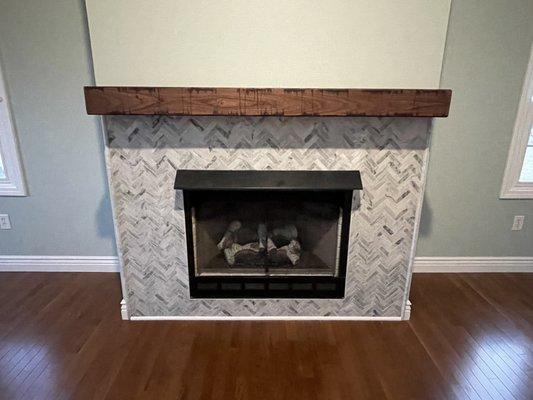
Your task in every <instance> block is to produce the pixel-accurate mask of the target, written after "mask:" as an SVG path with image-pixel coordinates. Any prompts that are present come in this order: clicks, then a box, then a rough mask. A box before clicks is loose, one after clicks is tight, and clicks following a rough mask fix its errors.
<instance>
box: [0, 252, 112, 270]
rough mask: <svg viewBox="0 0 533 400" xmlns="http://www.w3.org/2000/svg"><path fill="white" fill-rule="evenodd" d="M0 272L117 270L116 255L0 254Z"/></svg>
mask: <svg viewBox="0 0 533 400" xmlns="http://www.w3.org/2000/svg"><path fill="white" fill-rule="evenodd" d="M0 272H119V264H118V258H117V257H98V256H96V257H94V256H1V255H0Z"/></svg>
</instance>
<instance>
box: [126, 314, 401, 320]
mask: <svg viewBox="0 0 533 400" xmlns="http://www.w3.org/2000/svg"><path fill="white" fill-rule="evenodd" d="M130 320H131V321H401V320H402V318H401V317H342V316H307V317H304V316H277V315H272V316H187V315H185V316H164V315H161V316H135V315H134V316H131V317H130Z"/></svg>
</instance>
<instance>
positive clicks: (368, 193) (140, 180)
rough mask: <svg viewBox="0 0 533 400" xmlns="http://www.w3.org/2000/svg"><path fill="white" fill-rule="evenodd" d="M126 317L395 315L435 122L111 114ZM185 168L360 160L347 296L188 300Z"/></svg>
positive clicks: (313, 166) (345, 165)
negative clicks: (178, 183)
mask: <svg viewBox="0 0 533 400" xmlns="http://www.w3.org/2000/svg"><path fill="white" fill-rule="evenodd" d="M105 121H106V130H107V135H108V139H109V157H108V163H109V169H110V172H111V177H110V179H111V184H112V188H113V196H114V200H115V201H114V203H115V208H116V209H115V211H116V218H117V221H116V222H117V226H118V232H119V246H120V247H121V252H122V262H123V265H124V274H125V279H126V286H127V291H128V306H129V309H130V311H131V313H132V315H191V316H192V315H209V316H213V315H339V316H399V315H400V313H401V308H402V302H403V296H404V293H405V290H406V287H407V274H408V266H409V263H410V250H411V246H412V243H413V235H414V225H415V215H416V211H417V208H418V207H420V204H421V199H422V195H423V193H422V187H423V182H422V171H423V168H424V160H425V155H426V151H427V142H428V137H429V129H430V121H429V120H428V119H414V118H382V119H379V118H311V117H309V118H307V117H304V118H279V117H249V118H245V117H132V116H112V117H106V119H105ZM178 168H183V169H234V170H239V169H282V170H286V169H288V170H291V169H293V170H298V169H306V170H327V169H358V170H360V171H361V176H362V179H363V186H364V190H363V192H362V193H361V195H360V199H359V200H357V201H355V202H354V208H353V210H352V222H351V230H350V232H351V233H350V248H349V261H348V271H347V283H346V296H345V298H344V299H305V300H298V299H259V300H247V299H220V300H212V299H209V300H199V299H196V300H191V299H190V298H189V290H188V276H187V273H188V270H187V256H186V244H185V234H184V230H185V229H184V228H185V221H184V214H183V205H182V196H181V192H179V191H174V189H173V180H174V176H175V171H176V169H178Z"/></svg>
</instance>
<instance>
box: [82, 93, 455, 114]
mask: <svg viewBox="0 0 533 400" xmlns="http://www.w3.org/2000/svg"><path fill="white" fill-rule="evenodd" d="M451 96H452V91H451V90H446V89H445V90H427V89H426V90H424V89H246V88H184V87H114V86H88V87H85V104H86V107H87V113H88V114H90V115H111V114H124V115H247V116H253V115H279V116H367V117H387V116H389V117H447V116H448V111H449V108H450V100H451Z"/></svg>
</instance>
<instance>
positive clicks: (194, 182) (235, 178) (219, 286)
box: [174, 170, 362, 298]
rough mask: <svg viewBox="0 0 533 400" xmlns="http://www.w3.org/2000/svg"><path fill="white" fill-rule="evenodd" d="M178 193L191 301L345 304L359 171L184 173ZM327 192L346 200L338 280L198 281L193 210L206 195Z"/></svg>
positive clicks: (216, 278)
mask: <svg viewBox="0 0 533 400" xmlns="http://www.w3.org/2000/svg"><path fill="white" fill-rule="evenodd" d="M174 188H175V189H178V190H182V191H183V205H184V212H185V230H186V242H187V259H188V269H189V288H190V296H191V298H343V297H344V291H345V280H346V265H347V261H348V241H349V236H350V235H349V231H350V219H351V210H352V198H353V191H354V190H361V189H362V183H361V176H360V174H359V171H205V170H201V171H195V170H178V171H177V173H176V180H175V184H174ZM212 190H218V191H269V190H275V191H277V192H293V191H306V192H322V191H336V192H340V195H342V210H343V211H342V225H341V240H340V243H339V246H340V248H339V270H338V276H336V277H330V276H316V275H313V276H249V275H231V276H197V275H196V268H195V267H196V266H195V256H194V242H193V216H192V212H191V209H192V206H193V204H194V197H195V195H196V194H197V193H198V192H205V191H212Z"/></svg>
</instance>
